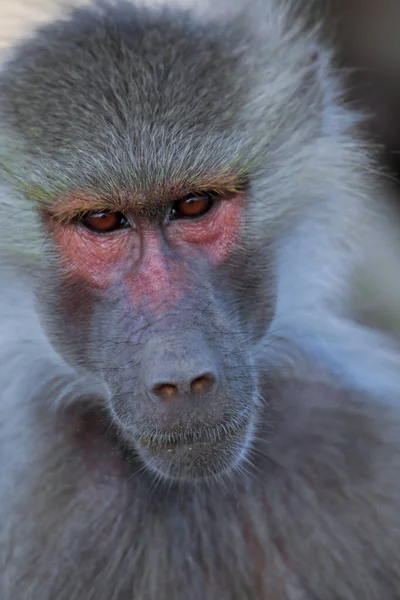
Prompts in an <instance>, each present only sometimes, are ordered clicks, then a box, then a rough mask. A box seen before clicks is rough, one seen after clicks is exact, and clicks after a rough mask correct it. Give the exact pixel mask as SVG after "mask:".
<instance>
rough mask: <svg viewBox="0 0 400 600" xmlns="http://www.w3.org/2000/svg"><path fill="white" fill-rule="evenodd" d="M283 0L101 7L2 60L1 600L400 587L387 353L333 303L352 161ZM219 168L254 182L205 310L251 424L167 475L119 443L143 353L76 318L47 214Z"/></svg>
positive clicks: (321, 67) (306, 599)
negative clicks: (229, 444)
mask: <svg viewBox="0 0 400 600" xmlns="http://www.w3.org/2000/svg"><path fill="white" fill-rule="evenodd" d="M236 8H237V10H236ZM228 12H229V11H228ZM195 13H197V15H195ZM294 14H295V13H294V12H293V11H292V9H291V6H290V4H286V3H282V2H280V1H278V0H269V1H268V2H265V1H264V2H260V3H254V12H251V13H250V14H249V12H248V11H247V10H246V9H243V8H242V7H241V6H240V5H238V6H237V7H235V10H234V11H232V14H228V13H227V12H224V10H221V7H217V9H216V12H215V13H213V12H210V13H209V12H208V11H205V10H203V9H200V8H199V9H196V11H193V13H192V12H185V11H181V10H177V9H174V10H172V9H162V10H160V9H158V8H157V9H148V8H141V7H136V6H133V5H131V4H127V3H122V4H118V5H117V6H114V5H104V4H102V3H100V4H99V5H95V6H93V7H90V8H85V9H80V10H78V11H76V12H72V14H71V15H69V16H66V17H65V19H62V20H60V21H58V22H55V23H53V24H51V25H50V26H49V27H46V28H44V29H43V30H41V31H40V32H39V33H38V35H37V36H35V37H34V38H33V39H31V40H28V41H26V42H24V43H23V44H22V45H20V46H19V47H17V48H16V49H15V51H14V53H13V55H12V56H11V58H10V59H9V60H8V61H7V62H6V63H5V64H4V67H3V70H2V74H1V78H0V115H1V116H0V123H1V144H0V161H1V165H2V167H3V169H2V173H3V176H2V183H1V186H2V188H1V190H2V191H1V196H0V198H1V199H0V220H1V225H0V227H1V229H0V252H1V257H2V258H1V262H2V271H1V290H0V311H1V313H0V314H1V321H0V382H1V401H0V447H1V454H2V456H4V457H6V459H5V460H3V467H2V469H1V471H0V506H1V513H0V515H1V517H0V539H1V548H0V567H1V572H2V575H1V577H0V596H1V598H2V600H14V599H21V600H53V598H57V599H59V600H80V599H81V598H88V599H90V598H96V600H156V598H160V597H165V598H170V599H171V600H184V599H187V598H190V599H193V600H203V599H204V600H205V599H207V600H217V599H218V600H236V599H237V600H239V599H240V600H247V599H248V600H255V599H260V600H267V599H268V600H316V599H321V600H322V599H324V600H336V599H337V598H340V599H341V600H353V599H354V598H363V599H365V600H380V599H382V598H385V600H398V598H400V580H399V565H398V558H397V557H398V556H399V541H400V540H399V528H398V517H397V513H398V510H397V507H398V501H399V491H400V490H399V484H398V482H397V479H398V478H397V471H398V466H399V464H398V463H399V432H398V427H399V412H398V402H397V398H398V390H399V389H400V381H399V378H400V375H399V373H400V370H399V366H400V358H399V355H398V352H397V348H396V347H395V346H393V347H392V346H391V345H390V343H389V342H388V341H387V340H385V338H384V337H383V336H381V335H380V334H378V333H375V332H371V331H369V330H367V329H365V328H363V327H361V326H360V325H357V324H356V323H354V322H353V321H351V320H350V292H351V287H352V281H353V278H354V277H355V273H356V270H357V267H358V265H359V263H360V261H361V260H362V257H363V255H364V248H365V246H366V245H368V244H369V243H371V239H372V237H371V236H372V234H371V229H372V224H374V226H376V219H377V216H376V214H375V208H374V203H373V196H374V189H375V188H374V186H375V184H374V182H373V180H372V178H371V177H370V171H371V161H370V158H369V156H368V153H367V151H366V150H365V148H364V147H363V145H362V144H361V142H360V141H359V140H358V138H357V135H356V131H355V129H356V125H357V123H358V120H359V116H358V115H354V114H353V113H352V112H351V111H349V110H348V109H347V108H346V107H344V106H343V104H342V102H341V82H340V81H339V80H338V79H337V77H336V76H334V74H333V73H332V72H331V67H330V52H329V50H326V49H324V48H323V47H322V46H321V43H320V40H319V36H318V32H315V31H308V30H307V29H305V28H304V26H303V24H302V22H301V20H299V19H298V17H296V18H294V17H293V15H294ZM231 171H234V172H235V173H236V174H238V175H240V176H242V177H245V178H246V180H248V181H249V182H250V188H249V194H248V198H247V202H246V206H245V222H244V226H243V234H242V238H241V240H240V243H238V244H237V248H236V252H235V255H234V257H233V259H232V263H231V264H230V265H229V266H228V267H227V268H226V269H225V270H224V271H223V276H224V277H223V278H222V276H221V277H220V276H218V277H215V280H216V281H214V280H212V281H207V282H205V283H204V286H203V287H202V288H201V289H200V290H199V293H198V302H199V311H198V314H200V320H201V319H203V320H207V322H208V324H210V323H211V324H212V325H213V331H211V333H210V331H207V333H208V335H209V338H210V339H211V340H212V341H213V343H214V344H215V347H218V344H221V346H223V344H227V342H226V340H227V339H228V338H230V339H231V340H233V342H231V343H230V345H229V346H228V345H227V346H226V347H225V350H226V352H225V355H224V360H225V363H223V364H224V365H225V367H226V365H228V367H229V369H230V371H229V377H230V378H231V380H232V381H233V382H234V383H237V384H238V386H239V388H238V389H242V390H243V389H246V388H245V386H244V387H242V388H241V387H240V386H241V384H242V383H243V381H244V380H245V378H246V377H247V378H249V380H251V382H252V384H254V388H255V389H256V390H257V393H254V394H250V395H249V398H247V397H246V398H245V397H244V394H243V393H242V396H241V397H240V398H239V399H240V400H241V401H243V400H244V399H245V400H246V401H247V402H248V403H249V406H250V405H251V408H252V410H254V413H255V414H256V415H257V418H256V419H255V421H254V423H253V430H252V434H251V436H250V439H249V445H248V448H247V449H246V452H245V453H244V454H243V456H242V457H241V460H240V461H239V462H238V465H237V466H236V468H235V469H233V470H232V471H231V472H230V474H229V475H228V474H225V475H224V474H221V476H220V477H216V478H214V479H212V480H205V481H198V482H195V483H191V484H189V483H188V482H179V483H176V482H173V481H168V480H165V479H160V478H157V477H155V476H154V475H153V474H151V473H150V472H149V469H147V468H146V466H145V465H144V464H143V461H141V460H140V459H139V458H138V456H137V455H135V453H132V451H131V449H129V451H128V450H127V447H126V444H124V443H123V441H124V440H123V441H122V442H121V436H120V432H119V431H118V424H117V423H115V421H113V419H112V414H113V413H112V410H110V406H111V407H112V406H113V405H112V402H113V384H115V381H117V382H118V383H120V382H121V381H122V383H123V384H124V385H125V386H128V387H129V386H130V389H129V390H128V391H129V393H130V394H129V393H128V392H127V391H126V387H125V388H124V394H125V395H126V396H129V395H130V397H135V393H136V390H137V381H138V380H137V377H136V372H134V366H135V365H134V364H133V363H134V359H132V356H134V357H135V356H138V354H135V353H138V352H139V350H140V349H139V348H138V346H134V345H132V343H131V339H130V338H129V335H128V334H130V330H129V328H128V327H127V326H126V323H124V322H122V321H121V320H119V319H118V316H119V313H116V318H115V320H114V321H112V325H113V327H111V328H110V327H109V326H108V327H106V328H104V322H105V321H104V318H103V319H102V318H101V317H104V316H107V315H108V314H109V312H108V305H107V306H106V307H105V309H104V307H102V306H100V309H99V310H100V312H96V314H95V315H94V317H93V319H92V321H90V323H89V319H88V322H86V320H84V319H81V321H80V324H79V327H78V328H77V329H76V328H75V329H74V328H73V327H71V324H70V323H69V322H68V315H66V314H65V312H63V311H62V310H61V305H62V300H63V298H60V296H59V295H57V293H56V292H55V290H56V288H57V285H56V284H57V283H58V281H59V277H60V269H59V267H60V265H59V264H58V263H57V254H56V252H55V247H54V244H53V241H52V239H51V235H50V234H49V231H48V230H47V229H46V224H45V222H44V221H43V218H42V211H43V210H46V209H47V208H49V207H51V206H52V205H54V203H55V202H58V201H60V199H61V198H63V197H65V196H66V195H68V194H69V195H70V194H73V193H74V192H75V191H76V190H82V189H84V190H89V191H90V193H91V194H92V195H94V196H96V197H101V196H104V195H108V196H111V197H112V196H113V195H115V194H116V193H120V191H121V190H135V192H137V193H139V192H140V193H141V194H142V195H143V196H144V197H146V195H148V194H151V191H152V190H153V189H154V188H157V186H163V185H164V184H165V182H166V181H169V182H170V181H179V182H182V181H184V182H186V183H188V182H189V183H190V181H192V180H194V179H196V178H201V177H207V176H208V175H209V174H210V173H218V174H221V173H222V174H226V173H227V172H231ZM10 217H11V218H10ZM238 272H239V273H240V277H238ZM211 286H212V293H211V292H210V288H211ZM222 299H224V300H225V304H224V303H223V302H222ZM77 301H78V303H79V301H80V298H79V297H78V298H77ZM211 301H212V302H213V303H214V304H213V307H212V308H210V307H209V304H210V303H211ZM221 306H222V307H223V309H224V310H222V309H221ZM49 307H50V308H49ZM84 308H85V307H84V306H83V305H82V304H81V309H82V312H83V309H84ZM217 317H218V318H217ZM213 319H214V321H213ZM194 321H195V319H194V318H193V322H192V321H190V323H189V324H187V323H186V325H185V326H186V327H187V328H188V329H190V327H189V326H193V324H194ZM106 325H109V323H106ZM114 325H115V327H114ZM151 325H152V326H153V324H151ZM180 325H181V327H180V328H179V331H182V330H183V331H184V330H185V328H184V327H183V326H182V324H180ZM222 325H223V326H222ZM102 327H103V329H102ZM87 329H89V330H90V333H91V334H92V336H91V338H90V340H89V341H88V342H87V343H86V340H85V342H84V341H83V338H85V337H86V335H85V334H86V332H87ZM176 331H178V329H176ZM99 332H100V333H101V334H102V338H101V339H100V338H99V337H97V338H96V336H98V335H99ZM104 332H106V333H104ZM127 332H128V333H127ZM124 336H126V337H124ZM89 337H90V336H89ZM82 346H84V347H82ZM106 347H108V348H109V350H108V354H104V353H102V351H103V350H104V348H106ZM126 347H128V350H129V352H130V353H131V354H127V355H125V354H124V355H122V353H121V355H120V356H121V359H119V356H118V354H117V352H116V351H115V349H118V351H119V350H121V348H126ZM110 349H111V350H110ZM304 355H308V356H307V358H306V359H305V358H304ZM127 357H130V358H129V360H130V361H131V362H130V363H129V365H128V367H129V370H128V367H127V366H126V365H127V364H128V358H127ZM122 358H123V359H124V362H123V361H122ZM107 361H108V362H107ZM115 361H116V363H115ZM118 361H119V362H118ZM235 361H236V363H235ZM107 368H108V373H110V372H111V371H112V372H113V374H112V375H111V376H108V379H107V377H106V375H107ZM125 369H127V370H125ZM229 369H227V370H229ZM235 369H236V372H235ZM240 378H242V379H243V381H241V380H240ZM232 385H233V384H232ZM114 395H115V394H114ZM235 400H236V401H237V400H238V398H234V399H232V400H231V402H232V410H234V407H235Z"/></svg>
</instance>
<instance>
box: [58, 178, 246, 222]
mask: <svg viewBox="0 0 400 600" xmlns="http://www.w3.org/2000/svg"><path fill="white" fill-rule="evenodd" d="M248 184H249V181H248V178H247V177H245V176H244V175H239V174H237V173H232V172H230V173H229V172H226V173H220V174H217V175H214V176H213V175H212V174H210V175H209V176H208V177H201V178H198V179H197V180H193V181H191V182H189V181H166V182H164V183H163V184H161V185H158V186H154V187H153V188H151V189H149V190H146V191H140V190H125V189H121V190H117V191H116V192H115V193H113V194H110V192H107V193H105V194H101V193H100V192H99V191H83V190H82V191H74V192H71V193H69V194H66V195H64V196H62V197H61V198H59V199H56V200H55V201H54V203H52V205H51V207H50V208H49V209H48V212H49V214H50V215H51V217H52V218H54V219H56V220H58V221H60V222H69V221H72V220H74V219H76V218H78V217H81V216H83V215H85V214H87V213H91V212H102V211H109V212H122V213H126V212H132V213H134V214H136V215H138V216H142V217H147V218H151V217H154V216H156V215H159V214H160V213H161V212H162V211H163V209H164V208H165V207H166V206H168V205H170V204H173V203H174V202H177V201H179V200H183V199H185V198H187V197H190V196H196V195H200V194H202V193H206V192H207V193H212V194H215V195H218V196H221V197H223V196H226V197H229V196H234V195H237V194H241V193H244V192H245V191H246V189H247V188H248Z"/></svg>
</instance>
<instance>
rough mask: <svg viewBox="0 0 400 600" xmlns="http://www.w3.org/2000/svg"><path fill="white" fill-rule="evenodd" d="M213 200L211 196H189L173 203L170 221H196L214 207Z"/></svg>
mask: <svg viewBox="0 0 400 600" xmlns="http://www.w3.org/2000/svg"><path fill="white" fill-rule="evenodd" d="M214 202H215V198H213V196H212V195H211V194H201V195H200V196H191V197H189V198H185V199H184V200H179V201H178V202H175V204H174V205H173V207H172V210H171V215H170V219H171V220H176V219H196V218H199V217H202V216H203V215H205V214H206V213H207V212H208V211H209V210H210V209H211V208H212V206H213V205H214Z"/></svg>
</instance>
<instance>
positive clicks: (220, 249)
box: [169, 195, 244, 266]
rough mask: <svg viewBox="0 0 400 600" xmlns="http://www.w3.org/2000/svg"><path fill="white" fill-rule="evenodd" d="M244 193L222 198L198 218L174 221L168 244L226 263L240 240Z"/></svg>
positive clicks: (211, 260) (216, 262)
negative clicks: (206, 214)
mask: <svg viewBox="0 0 400 600" xmlns="http://www.w3.org/2000/svg"><path fill="white" fill-rule="evenodd" d="M243 207H244V197H243V196H242V195H238V196H237V197H235V198H233V199H231V200H225V201H222V202H221V203H220V205H219V206H217V207H216V209H215V210H213V211H212V212H211V213H210V215H209V216H206V217H205V218H203V219H199V220H198V221H195V220H193V221H178V222H176V223H174V224H173V225H171V226H170V227H169V240H170V243H171V245H173V246H175V247H176V248H179V249H181V250H182V251H186V252H187V254H188V255H190V254H191V253H194V254H196V252H201V254H202V255H203V256H204V255H206V256H207V258H208V260H209V262H210V263H211V264H214V265H216V266H217V265H220V264H224V263H226V262H227V261H228V260H229V258H230V257H231V255H232V252H233V250H234V249H235V247H236V246H237V244H238V243H239V241H240V234H241V229H242V224H243Z"/></svg>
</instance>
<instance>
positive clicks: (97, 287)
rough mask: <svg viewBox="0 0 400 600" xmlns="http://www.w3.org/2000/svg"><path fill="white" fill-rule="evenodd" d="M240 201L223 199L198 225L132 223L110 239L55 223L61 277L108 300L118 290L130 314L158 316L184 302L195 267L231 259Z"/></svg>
mask: <svg viewBox="0 0 400 600" xmlns="http://www.w3.org/2000/svg"><path fill="white" fill-rule="evenodd" d="M243 201H244V198H243V195H242V194H238V195H236V196H234V197H230V198H229V199H227V200H224V199H222V200H220V201H218V202H217V203H216V204H215V206H214V207H213V208H212V209H211V210H210V212H208V213H206V214H205V215H204V216H202V217H200V218H198V219H187V220H186V219H180V220H176V221H171V222H167V223H160V224H151V223H150V222H149V221H147V220H146V219H144V218H140V219H138V220H136V221H135V219H134V218H132V219H130V221H131V222H133V223H134V227H130V228H127V229H120V230H117V231H114V232H112V233H102V234H99V233H95V232H93V231H91V230H89V229H87V228H85V226H84V225H82V224H79V223H77V222H70V223H68V222H67V223H59V222H57V220H55V219H50V227H51V230H52V234H53V239H54V241H55V244H56V246H57V247H58V249H59V253H60V257H61V261H62V264H63V265H64V268H65V274H66V276H67V278H68V279H69V280H70V281H71V280H72V281H74V282H76V284H78V285H79V287H80V289H82V288H83V289H87V290H88V292H89V294H90V293H91V292H92V293H93V291H94V292H95V293H96V292H97V293H100V294H102V293H106V294H107V293H111V294H112V293H113V289H115V286H117V285H118V286H119V287H120V286H121V285H122V286H123V288H124V291H125V292H126V293H127V294H126V296H127V297H128V298H129V303H130V304H131V306H130V310H132V308H134V307H139V306H142V305H143V303H144V302H145V303H146V306H147V307H148V308H149V309H152V310H153V311H155V312H158V311H157V307H161V306H163V308H165V307H166V306H168V304H169V305H170V306H171V305H172V306H173V305H174V304H175V303H176V302H177V301H179V299H180V298H182V297H183V296H184V294H185V289H186V288H187V284H188V281H189V278H190V274H191V270H190V265H192V264H193V263H194V262H195V261H197V260H199V259H202V260H204V259H206V260H207V262H208V263H209V265H210V266H211V267H217V266H218V265H221V264H224V263H225V262H226V261H227V260H228V259H229V257H230V256H231V254H232V251H233V248H234V247H235V245H236V244H237V242H238V240H239V232H240V229H241V224H242V213H243ZM128 216H129V215H128ZM124 296H125V294H124ZM127 308H128V307H127Z"/></svg>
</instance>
